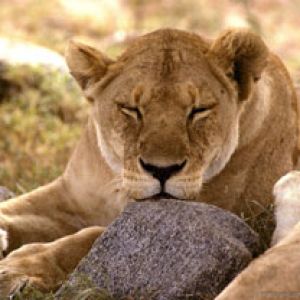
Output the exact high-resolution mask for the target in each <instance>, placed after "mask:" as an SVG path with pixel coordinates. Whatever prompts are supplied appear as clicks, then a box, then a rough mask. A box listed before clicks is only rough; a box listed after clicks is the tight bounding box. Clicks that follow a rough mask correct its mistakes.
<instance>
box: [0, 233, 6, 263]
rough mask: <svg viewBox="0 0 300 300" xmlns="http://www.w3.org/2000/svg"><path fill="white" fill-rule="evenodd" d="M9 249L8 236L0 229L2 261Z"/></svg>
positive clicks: (0, 257)
mask: <svg viewBox="0 0 300 300" xmlns="http://www.w3.org/2000/svg"><path fill="white" fill-rule="evenodd" d="M7 248H8V234H7V232H6V231H5V230H3V229H1V228H0V259H2V258H3V253H4V252H5V251H6V250H7Z"/></svg>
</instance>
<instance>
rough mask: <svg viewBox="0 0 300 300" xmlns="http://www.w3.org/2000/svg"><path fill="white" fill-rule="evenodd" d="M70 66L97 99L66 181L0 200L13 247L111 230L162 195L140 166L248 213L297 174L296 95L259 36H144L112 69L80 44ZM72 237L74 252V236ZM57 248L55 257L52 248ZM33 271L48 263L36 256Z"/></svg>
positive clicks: (197, 196)
mask: <svg viewBox="0 0 300 300" xmlns="http://www.w3.org/2000/svg"><path fill="white" fill-rule="evenodd" d="M66 58H67V62H68V65H69V67H70V71H71V73H72V75H73V76H74V77H75V79H76V80H77V81H78V83H79V84H80V85H81V87H82V89H83V91H84V93H85V95H86V97H87V98H88V99H89V100H90V101H91V102H92V108H91V114H90V118H89V121H88V124H87V126H86V129H85V131H84V133H83V135H82V138H81V140H80V141H79V143H78V145H77V147H76V149H75V151H74V153H73V155H72V156H71V159H70V161H69V163H68V166H67V168H66V171H65V172H64V174H63V175H62V176H61V177H60V178H58V179H57V180H56V181H54V182H53V183H51V184H49V185H47V186H45V187H41V188H39V189H37V190H35V191H33V192H31V193H29V194H26V195H23V196H21V197H18V198H16V199H13V200H10V201H8V202H6V203H2V204H0V228H2V229H3V230H5V231H7V232H8V239H9V248H8V249H9V251H12V250H14V249H16V248H18V247H20V246H22V245H24V244H28V243H33V242H44V241H53V240H55V239H58V238H61V237H63V236H66V235H70V234H73V233H75V232H77V231H78V230H80V229H82V228H85V227H88V226H94V225H98V226H106V225H107V224H109V223H110V222H111V221H112V220H113V219H114V218H115V217H116V216H117V215H118V214H119V213H120V212H121V211H122V209H123V208H124V206H125V205H126V203H127V202H128V201H129V199H134V200H142V199H144V198H149V197H152V196H154V195H155V194H158V193H159V192H160V191H161V186H160V183H159V181H158V180H157V179H156V178H154V177H153V176H152V175H151V174H150V173H149V172H147V171H146V170H145V169H144V168H145V167H143V164H142V163H141V159H142V161H143V162H145V163H146V164H148V165H150V164H151V165H154V166H156V167H159V168H166V167H169V166H177V167H178V166H181V167H180V168H182V169H181V170H180V171H178V172H177V173H176V174H174V175H173V176H171V177H170V178H169V179H168V180H167V181H166V182H165V185H164V188H165V192H166V193H168V194H170V195H171V196H172V197H177V198H179V199H182V200H193V201H205V202H208V203H211V204H215V205H218V206H220V207H222V208H224V209H228V210H230V211H233V212H235V213H237V214H239V215H240V214H243V215H246V216H249V215H251V214H252V213H260V211H261V210H264V208H265V207H267V206H268V205H270V203H271V202H272V187H273V185H274V183H275V181H276V180H277V179H278V178H279V177H280V176H282V175H283V174H285V173H286V172H287V171H289V170H291V169H292V168H293V154H294V153H296V140H297V130H298V129H297V111H296V104H295V103H296V98H295V93H294V89H293V86H292V84H291V82H290V79H289V76H288V74H287V72H286V70H285V68H284V67H283V65H282V64H281V63H280V61H279V59H278V58H276V57H275V56H274V55H273V54H270V53H269V51H268V49H267V47H266V46H265V44H264V43H263V41H262V40H261V39H260V38H259V37H258V36H256V35H255V34H253V33H251V32H248V31H245V30H229V31H226V32H225V33H223V34H221V35H220V37H219V38H217V39H216V40H215V41H212V42H208V41H207V40H205V39H202V38H201V37H199V36H198V35H195V34H191V33H187V32H183V31H179V30H171V29H165V30H159V31H156V32H154V33H150V34H148V35H145V36H143V37H140V38H138V39H137V40H136V41H135V42H133V43H132V44H131V45H130V46H129V48H128V49H127V50H126V51H125V53H124V54H123V55H121V57H119V58H118V59H117V60H116V61H115V62H113V61H111V60H109V59H108V58H106V57H105V56H104V55H103V54H101V53H100V52H99V51H97V50H95V49H92V48H90V47H88V46H85V45H82V44H79V43H76V42H73V43H71V44H70V47H69V49H68V51H67V55H66ZM200 108H204V110H202V111H194V112H193V109H200ZM191 113H192V114H193V115H191ZM252 203H259V206H255V205H254V206H253V205H252ZM64 239H67V240H66V243H65V244H68V247H71V245H69V243H71V241H72V242H74V239H75V240H76V237H75V238H74V239H73V240H72V239H70V240H68V237H66V238H62V240H64ZM21 249H22V248H21ZM49 249H52V250H51V251H53V253H55V249H56V247H55V243H54V244H52V245H51V246H50V247H49ZM87 249H88V247H87ZM49 251H50V250H49ZM74 251H76V250H74ZM13 253H14V252H12V254H13ZM12 254H11V255H10V256H8V257H11V261H14V257H13V256H12ZM49 255H50V254H49ZM20 257H21V256H20ZM20 257H19V259H20ZM53 259H55V255H54V256H53ZM51 264H52V262H51ZM51 264H50V265H51ZM5 265H6V259H5V260H4V261H3V264H2V265H0V271H1V268H4V267H5ZM35 268H39V269H47V268H48V269H49V268H52V267H51V266H50V267H49V262H45V263H44V265H42V262H41V261H39V260H38V261H35V263H34V264H32V265H31V271H30V272H34V269H35ZM7 270H9V271H10V268H9V264H8V266H7ZM32 270H33V271H32ZM11 272H12V271H11ZM22 272H24V273H25V275H27V276H29V277H30V274H28V272H27V271H26V272H25V271H24V270H23V269H22V268H21V271H20V273H22ZM41 277H43V275H41ZM1 278H2V277H1V275H0V283H1V280H2V279H1ZM14 279H15V277H14V276H12V280H14ZM39 280H42V281H43V282H45V281H44V280H43V278H39ZM51 280H53V281H55V278H51ZM0 286H1V285H0ZM48 287H49V288H51V287H53V285H51V284H50V283H49V286H48ZM0 292H1V290H0Z"/></svg>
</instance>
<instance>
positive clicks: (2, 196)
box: [0, 186, 15, 202]
mask: <svg viewBox="0 0 300 300" xmlns="http://www.w3.org/2000/svg"><path fill="white" fill-rule="evenodd" d="M14 196H15V194H14V193H13V192H11V191H10V190H9V189H8V188H6V187H4V186H0V202H1V201H5V200H7V199H10V198H13V197H14Z"/></svg>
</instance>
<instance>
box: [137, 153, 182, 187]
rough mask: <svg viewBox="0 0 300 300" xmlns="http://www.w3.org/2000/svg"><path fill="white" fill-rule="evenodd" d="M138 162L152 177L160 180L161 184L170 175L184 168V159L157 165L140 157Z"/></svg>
mask: <svg viewBox="0 0 300 300" xmlns="http://www.w3.org/2000/svg"><path fill="white" fill-rule="evenodd" d="M140 164H141V166H142V168H143V169H144V170H145V171H146V172H148V173H149V174H151V175H152V176H153V177H154V178H156V179H158V180H159V181H160V184H161V185H162V186H163V185H164V184H165V182H166V181H167V180H168V179H169V178H170V177H172V176H173V175H175V174H176V173H179V172H180V171H181V170H182V169H183V168H184V166H185V165H186V160H184V161H183V162H182V163H180V164H174V165H170V166H166V167H158V166H155V165H152V164H149V163H146V162H145V161H144V160H143V159H141V158H140Z"/></svg>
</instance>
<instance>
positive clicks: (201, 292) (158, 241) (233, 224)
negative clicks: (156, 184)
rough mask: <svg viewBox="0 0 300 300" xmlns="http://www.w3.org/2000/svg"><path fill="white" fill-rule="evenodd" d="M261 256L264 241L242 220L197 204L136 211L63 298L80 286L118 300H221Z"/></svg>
mask: <svg viewBox="0 0 300 300" xmlns="http://www.w3.org/2000/svg"><path fill="white" fill-rule="evenodd" d="M258 251H259V239H258V235H257V234H256V233H254V231H253V230H252V229H250V227H249V226H248V225H247V224H245V222H244V221H242V220H241V219H240V218H238V217H237V216H236V215H233V214H231V213H230V212H227V211H224V210H222V209H220V208H217V207H214V206H211V205H208V204H204V203H194V202H184V201H177V200H173V199H166V200H161V201H145V202H134V203H130V204H129V205H128V206H127V207H126V209H125V210H124V212H123V213H122V214H121V215H120V216H119V218H118V219H116V221H115V222H114V223H112V224H111V225H110V226H109V227H108V229H107V231H106V232H105V233H104V234H103V235H102V236H101V237H99V238H98V239H97V240H96V242H95V244H94V245H93V247H92V249H91V251H90V252H89V254H88V255H87V256H86V257H85V258H84V259H83V260H82V261H81V263H80V264H79V266H78V267H77V268H76V270H75V271H74V272H73V274H72V275H71V276H70V278H69V280H68V281H67V282H66V283H65V284H64V285H63V287H62V288H61V289H60V290H59V291H58V293H57V298H58V299H68V298H67V297H66V298H65V297H64V295H65V292H66V291H68V294H69V295H70V292H71V293H73V294H74V295H76V291H78V290H79V289H80V286H81V280H80V278H83V277H87V278H88V279H89V280H91V281H92V282H93V284H94V285H95V286H96V287H98V288H100V289H104V290H106V291H107V292H108V293H109V294H110V295H112V296H113V297H115V298H117V299H121V298H124V297H126V296H131V297H132V298H131V299H147V300H149V299H155V300H176V299H197V300H201V299H202V300H204V299H205V300H210V299H214V298H215V297H216V295H218V294H219V293H220V292H221V291H222V289H223V288H224V287H225V286H226V285H227V284H228V283H229V282H230V281H231V280H232V279H233V278H234V277H235V276H236V275H237V274H238V273H239V272H240V271H241V270H242V269H243V268H245V267H246V266H247V264H248V263H249V262H250V261H251V260H252V258H253V256H254V255H256V254H257V253H258Z"/></svg>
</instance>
